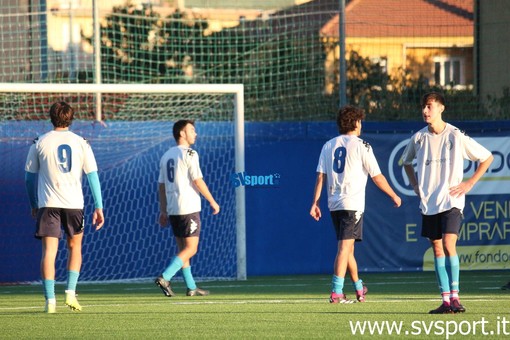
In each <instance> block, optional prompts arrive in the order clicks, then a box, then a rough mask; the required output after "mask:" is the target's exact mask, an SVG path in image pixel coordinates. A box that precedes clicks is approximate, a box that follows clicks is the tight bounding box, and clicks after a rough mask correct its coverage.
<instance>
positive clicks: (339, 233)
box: [331, 210, 363, 242]
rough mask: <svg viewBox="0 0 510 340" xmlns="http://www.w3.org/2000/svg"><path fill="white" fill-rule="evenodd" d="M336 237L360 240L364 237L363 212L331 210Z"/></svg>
mask: <svg viewBox="0 0 510 340" xmlns="http://www.w3.org/2000/svg"><path fill="white" fill-rule="evenodd" d="M331 219H332V220H333V226H334V227H335V233H336V239H337V240H338V241H340V240H352V239H354V240H355V241H356V242H360V241H361V240H362V239H363V212H361V211H354V210H335V211H332V212H331Z"/></svg>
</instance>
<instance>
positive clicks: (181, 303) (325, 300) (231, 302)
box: [0, 297, 510, 313]
mask: <svg viewBox="0 0 510 340" xmlns="http://www.w3.org/2000/svg"><path fill="white" fill-rule="evenodd" d="M162 299H165V298H162ZM167 299H168V298H167ZM498 299H499V300H507V299H506V298H504V299H501V297H498ZM193 300H194V301H182V300H177V301H176V300H173V301H171V302H161V303H146V302H144V301H140V303H125V304H119V303H116V304H93V305H84V304H82V307H83V309H84V312H86V311H87V310H88V309H89V308H90V310H91V311H93V308H95V307H96V308H97V307H126V306H132V307H136V306H168V304H171V305H172V306H186V305H196V306H200V305H202V306H205V305H231V306H234V305H261V304H268V305H271V304H281V305H287V304H327V305H330V304H329V302H328V298H321V299H257V300H195V299H193ZM417 300H420V301H425V302H437V301H438V298H433V299H431V298H412V299H406V298H402V299H395V298H389V299H384V298H383V299H373V300H367V301H366V302H365V303H409V302H416V301H417ZM462 301H463V302H464V301H468V302H483V303H486V302H487V299H478V298H477V299H471V298H463V299H462ZM508 301H509V302H510V297H509V298H508ZM331 306H343V305H331ZM43 308H44V306H43V304H41V305H38V306H17V307H0V311H14V310H34V309H39V310H41V311H42V310H43ZM57 308H58V309H66V310H68V309H69V308H68V307H67V306H64V305H57ZM69 312H71V311H69ZM74 313H80V312H74Z"/></svg>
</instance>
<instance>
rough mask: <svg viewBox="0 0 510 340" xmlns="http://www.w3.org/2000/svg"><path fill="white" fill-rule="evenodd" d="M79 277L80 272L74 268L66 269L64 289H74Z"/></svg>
mask: <svg viewBox="0 0 510 340" xmlns="http://www.w3.org/2000/svg"><path fill="white" fill-rule="evenodd" d="M79 277H80V272H77V271H75V270H68V271H67V288H66V290H72V291H76V285H77V284H78V278H79Z"/></svg>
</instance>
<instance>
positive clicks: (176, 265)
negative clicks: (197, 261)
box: [163, 256, 184, 281]
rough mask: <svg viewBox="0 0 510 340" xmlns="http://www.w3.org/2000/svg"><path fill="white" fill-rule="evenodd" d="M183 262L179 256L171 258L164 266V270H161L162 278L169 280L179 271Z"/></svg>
mask: <svg viewBox="0 0 510 340" xmlns="http://www.w3.org/2000/svg"><path fill="white" fill-rule="evenodd" d="M183 264H184V263H183V262H182V260H181V258H180V257H179V256H176V257H174V258H173V259H172V262H170V264H169V265H168V267H166V269H165V271H163V278H164V279H165V280H167V281H170V280H171V279H172V277H174V275H175V274H176V273H177V272H178V271H179V269H181V268H182V265H183Z"/></svg>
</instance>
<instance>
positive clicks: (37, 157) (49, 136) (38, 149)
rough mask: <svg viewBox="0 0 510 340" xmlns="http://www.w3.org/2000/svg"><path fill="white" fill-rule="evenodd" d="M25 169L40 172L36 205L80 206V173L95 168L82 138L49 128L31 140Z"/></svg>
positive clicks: (94, 169)
mask: <svg viewBox="0 0 510 340" xmlns="http://www.w3.org/2000/svg"><path fill="white" fill-rule="evenodd" d="M25 170H26V171H28V172H31V173H39V179H38V186H37V197H38V202H39V204H38V207H39V208H49V207H53V208H64V209H83V207H84V200H83V191H82V173H83V172H85V173H86V174H88V173H91V172H94V171H97V164H96V160H95V158H94V154H93V152H92V148H91V147H90V145H89V143H88V142H87V141H86V140H85V139H84V138H83V137H80V136H78V135H77V134H75V133H74V132H71V131H69V130H65V131H56V130H52V131H50V132H47V133H46V134H44V135H42V136H40V137H39V138H37V139H36V140H35V141H34V144H33V145H32V146H31V147H30V150H29V153H28V156H27V162H26V167H25Z"/></svg>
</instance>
